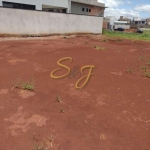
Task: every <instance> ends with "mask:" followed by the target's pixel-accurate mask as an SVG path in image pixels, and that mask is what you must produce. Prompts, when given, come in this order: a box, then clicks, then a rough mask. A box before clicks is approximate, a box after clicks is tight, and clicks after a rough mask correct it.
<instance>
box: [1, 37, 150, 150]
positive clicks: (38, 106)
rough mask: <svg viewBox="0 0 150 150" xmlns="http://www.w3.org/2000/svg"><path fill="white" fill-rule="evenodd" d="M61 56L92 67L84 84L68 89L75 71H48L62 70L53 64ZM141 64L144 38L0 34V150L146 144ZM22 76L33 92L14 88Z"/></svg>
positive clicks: (147, 94) (146, 148) (146, 54)
mask: <svg viewBox="0 0 150 150" xmlns="http://www.w3.org/2000/svg"><path fill="white" fill-rule="evenodd" d="M64 57H71V58H73V62H72V63H71V62H70V61H68V60H66V61H64V62H63V64H65V65H66V66H68V67H70V68H71V69H72V70H73V68H74V67H75V66H79V67H80V68H81V67H83V66H86V65H94V66H95V67H96V68H95V69H94V70H93V75H92V77H91V79H90V81H89V82H88V84H87V86H86V87H85V88H83V89H81V90H78V89H76V88H75V84H76V82H77V80H78V79H79V77H78V76H73V78H71V79H68V77H66V78H63V79H52V78H51V77H50V74H51V72H52V71H53V70H54V69H56V68H61V71H60V72H58V74H59V75H63V74H65V73H66V72H67V69H65V68H62V67H60V66H58V65H57V61H58V60H59V59H61V58H64ZM149 70H150V43H149V42H140V41H130V40H119V39H115V40H114V39H110V38H109V39H108V38H106V37H102V36H99V35H83V36H81V35H79V36H65V37H63V36H58V37H51V38H36V39H30V38H29V39H28V40H23V39H22V40H19V39H17V38H16V39H15V40H13V38H11V40H3V39H1V40H0V79H1V80H0V150H48V149H50V150H51V149H53V150H150V78H148V77H150V72H149ZM78 72H79V70H78ZM87 72H88V71H87ZM87 72H86V73H87ZM86 73H84V74H86ZM58 74H57V75H58ZM73 75H75V73H74V74H73ZM82 76H83V74H82ZM146 76H147V77H146ZM30 79H31V80H32V81H33V82H34V84H35V89H34V91H27V90H23V89H22V87H19V88H17V84H18V80H20V81H19V84H22V83H24V82H27V81H28V80H30ZM15 87H16V88H15ZM39 145H43V146H41V147H43V149H40V146H39ZM38 148H39V149H38ZM46 148H47V149H46Z"/></svg>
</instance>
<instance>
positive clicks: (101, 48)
mask: <svg viewBox="0 0 150 150" xmlns="http://www.w3.org/2000/svg"><path fill="white" fill-rule="evenodd" d="M94 49H96V50H106V49H107V48H105V47H100V46H94Z"/></svg>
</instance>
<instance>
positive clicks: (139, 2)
mask: <svg viewBox="0 0 150 150" xmlns="http://www.w3.org/2000/svg"><path fill="white" fill-rule="evenodd" d="M98 1H99V2H101V3H105V5H106V7H109V8H107V9H106V10H105V16H116V18H119V17H120V16H121V15H122V16H125V17H130V18H133V17H141V18H150V0H98Z"/></svg>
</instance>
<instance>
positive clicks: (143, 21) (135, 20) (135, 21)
mask: <svg viewBox="0 0 150 150" xmlns="http://www.w3.org/2000/svg"><path fill="white" fill-rule="evenodd" d="M132 24H140V25H144V24H146V19H141V18H139V17H134V18H133V21H132Z"/></svg>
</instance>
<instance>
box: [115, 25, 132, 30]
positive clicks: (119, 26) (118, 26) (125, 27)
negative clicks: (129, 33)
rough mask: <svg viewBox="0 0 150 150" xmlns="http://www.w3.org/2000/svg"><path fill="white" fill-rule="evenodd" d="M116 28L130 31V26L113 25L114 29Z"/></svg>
mask: <svg viewBox="0 0 150 150" xmlns="http://www.w3.org/2000/svg"><path fill="white" fill-rule="evenodd" d="M118 28H124V29H130V25H125V24H118V25H115V29H118Z"/></svg>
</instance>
